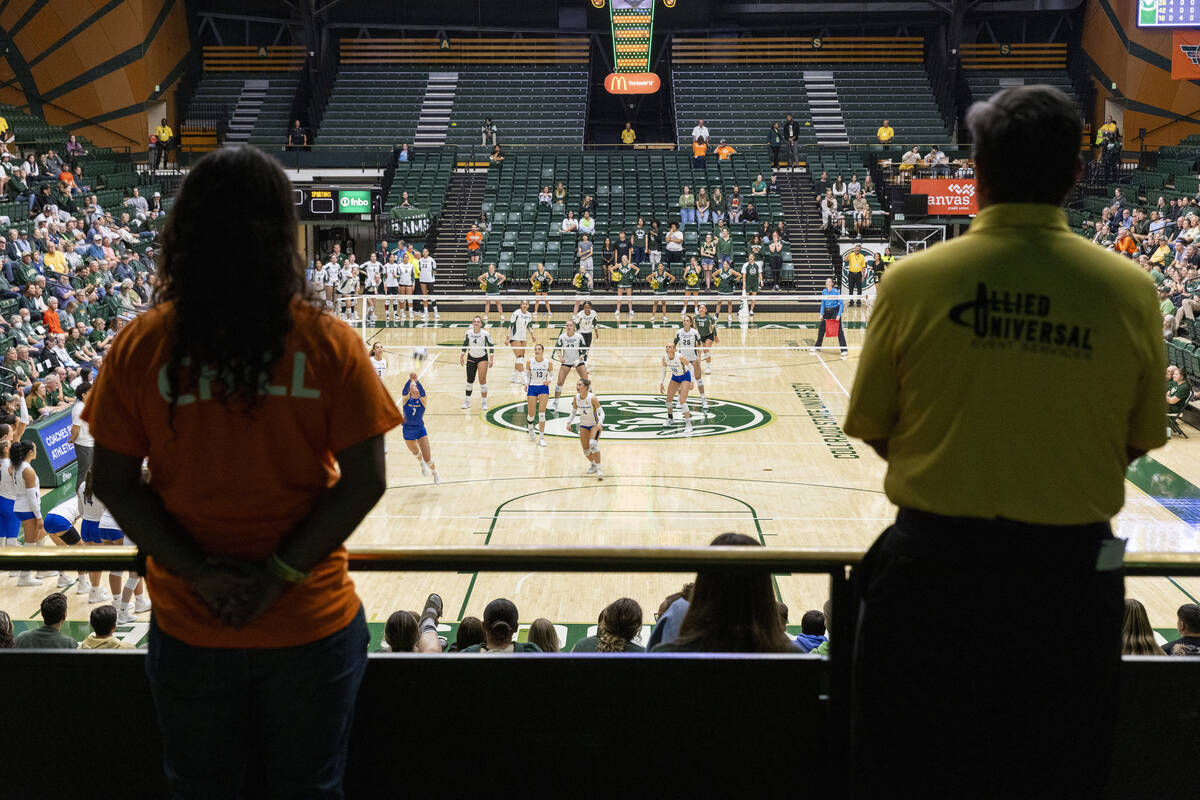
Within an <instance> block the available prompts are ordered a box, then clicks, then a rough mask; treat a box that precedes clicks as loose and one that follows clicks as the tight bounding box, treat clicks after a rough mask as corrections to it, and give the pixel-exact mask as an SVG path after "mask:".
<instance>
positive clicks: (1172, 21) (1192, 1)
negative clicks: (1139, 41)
mask: <svg viewBox="0 0 1200 800" xmlns="http://www.w3.org/2000/svg"><path fill="white" fill-rule="evenodd" d="M1137 24H1138V27H1139V28H1193V27H1200V0H1139V2H1138V17H1137Z"/></svg>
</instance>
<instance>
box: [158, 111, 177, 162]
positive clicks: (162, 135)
mask: <svg viewBox="0 0 1200 800" xmlns="http://www.w3.org/2000/svg"><path fill="white" fill-rule="evenodd" d="M154 136H155V138H156V139H157V140H158V151H157V154H158V161H159V162H161V164H162V166H164V167H165V166H167V154H168V153H169V152H170V150H171V148H172V147H173V146H174V145H175V142H174V141H173V140H174V138H175V132H174V131H172V130H171V126H170V125H168V124H167V118H166V117H163V118H162V122H160V123H159V125H158V127H157V128H155V129H154Z"/></svg>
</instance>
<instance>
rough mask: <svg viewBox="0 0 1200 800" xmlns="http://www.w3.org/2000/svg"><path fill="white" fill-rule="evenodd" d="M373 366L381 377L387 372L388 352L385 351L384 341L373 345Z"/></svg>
mask: <svg viewBox="0 0 1200 800" xmlns="http://www.w3.org/2000/svg"><path fill="white" fill-rule="evenodd" d="M370 356H371V367H372V368H373V369H374V370H375V374H376V375H378V376H379V377H380V378H381V379H382V378H383V376H384V373H386V372H387V354H386V353H384V352H383V342H376V343H375V344H373V345H371V354H370Z"/></svg>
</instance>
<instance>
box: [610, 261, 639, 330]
mask: <svg viewBox="0 0 1200 800" xmlns="http://www.w3.org/2000/svg"><path fill="white" fill-rule="evenodd" d="M641 272H642V271H641V270H640V269H638V267H637V265H636V264H630V263H629V256H621V263H620V264H618V265H617V268H616V269H615V270H613V273H614V274H615V275H616V277H617V310H616V311H614V312H613V318H614V319H620V318H621V297H622V295H623V296H625V297H628V298H629V300H628V303H629V319H630V321H631V322H632V321H633V279H634V278H636V277H637V276H638V275H640V274H641Z"/></svg>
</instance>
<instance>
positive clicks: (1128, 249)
mask: <svg viewBox="0 0 1200 800" xmlns="http://www.w3.org/2000/svg"><path fill="white" fill-rule="evenodd" d="M1114 247H1115V249H1116V251H1117V252H1118V253H1124V254H1125V255H1127V256H1136V255H1137V252H1138V245H1137V240H1135V239H1134V238H1133V233H1131V232H1130V230H1129V228H1122V229H1121V238H1119V239H1117V243H1116V244H1115V245H1114ZM43 318H44V317H43Z"/></svg>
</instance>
